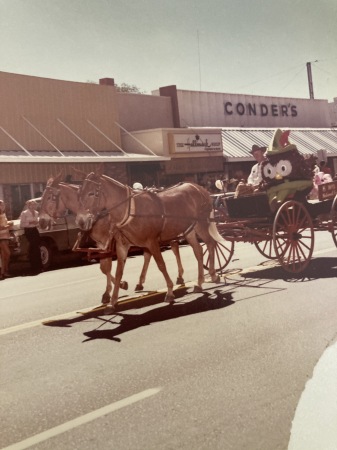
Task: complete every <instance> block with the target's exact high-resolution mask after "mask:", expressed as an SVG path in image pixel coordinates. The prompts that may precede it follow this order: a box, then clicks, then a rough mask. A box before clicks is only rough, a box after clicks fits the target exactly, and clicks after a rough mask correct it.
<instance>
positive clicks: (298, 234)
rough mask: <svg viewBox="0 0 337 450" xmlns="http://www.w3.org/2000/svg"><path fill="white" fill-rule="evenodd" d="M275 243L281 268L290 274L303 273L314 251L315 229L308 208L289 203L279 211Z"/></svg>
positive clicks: (274, 237)
mask: <svg viewBox="0 0 337 450" xmlns="http://www.w3.org/2000/svg"><path fill="white" fill-rule="evenodd" d="M273 243H274V249H275V253H276V258H277V259H278V261H279V263H280V264H281V266H282V267H283V268H284V269H285V270H286V271H288V272H292V273H299V272H302V271H303V270H304V269H305V268H306V267H307V265H308V264H309V262H310V259H311V256H312V252H313V250H314V228H313V224H312V220H311V217H310V215H309V213H308V211H307V210H306V208H305V207H304V206H303V205H302V204H301V203H299V202H296V201H293V200H291V201H287V202H285V203H284V204H283V205H282V206H281V207H280V208H279V210H278V211H277V214H276V216H275V220H274V225H273Z"/></svg>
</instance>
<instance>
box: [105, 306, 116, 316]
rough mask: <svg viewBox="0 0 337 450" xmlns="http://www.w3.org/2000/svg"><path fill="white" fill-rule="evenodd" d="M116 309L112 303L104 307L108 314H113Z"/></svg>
mask: <svg viewBox="0 0 337 450" xmlns="http://www.w3.org/2000/svg"><path fill="white" fill-rule="evenodd" d="M114 311H115V307H114V306H112V305H108V306H106V307H105V308H104V314H106V315H110V314H113V312H114Z"/></svg>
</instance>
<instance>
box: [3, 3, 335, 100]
mask: <svg viewBox="0 0 337 450" xmlns="http://www.w3.org/2000/svg"><path fill="white" fill-rule="evenodd" d="M336 24H337V1H336V0H206V1H201V0H0V71H3V72H11V73H19V74H24V75H33V76H38V77H44V78H54V79H60V80H68V81H78V82H98V80H99V79H100V78H114V80H115V83H117V84H122V83H127V84H130V85H135V86H137V87H138V88H139V89H140V91H142V92H143V93H147V94H150V93H151V91H153V90H157V89H159V87H162V86H168V85H176V86H177V88H178V89H185V90H192V91H199V90H201V91H207V92H223V93H230V94H247V95H261V96H275V97H290V98H309V88H308V76H307V66H306V63H308V62H310V63H311V69H312V78H313V90H314V97H315V98H316V99H327V100H329V101H332V100H333V98H334V97H337V25H336Z"/></svg>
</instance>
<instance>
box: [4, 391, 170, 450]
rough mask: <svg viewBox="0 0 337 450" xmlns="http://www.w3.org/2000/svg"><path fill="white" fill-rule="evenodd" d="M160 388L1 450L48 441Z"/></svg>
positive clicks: (140, 393)
mask: <svg viewBox="0 0 337 450" xmlns="http://www.w3.org/2000/svg"><path fill="white" fill-rule="evenodd" d="M160 390H161V388H152V389H147V390H145V391H142V392H139V393H138V394H135V395H131V397H127V398H124V399H123V400H119V401H118V402H115V403H111V404H110V405H107V406H104V407H103V408H100V409H96V411H92V412H90V413H88V414H84V415H83V416H80V417H77V418H76V419H73V420H70V421H69V422H65V423H63V424H62V425H59V426H57V427H54V428H50V429H49V430H46V431H43V432H42V433H39V434H36V435H35V436H32V437H30V438H27V439H25V440H23V441H21V442H17V443H15V444H12V445H10V446H8V447H4V448H2V449H1V450H24V449H25V448H29V447H31V446H32V445H36V444H39V443H40V442H43V441H46V440H47V439H50V438H52V437H55V436H58V435H59V434H62V433H65V432H66V431H69V430H72V429H73V428H76V427H79V426H81V425H84V424H86V423H89V422H92V421H93V420H96V419H98V418H99V417H102V416H104V415H106V414H110V413H112V412H114V411H117V410H118V409H121V408H124V407H125V406H129V405H132V404H133V403H136V402H139V401H141V400H144V399H146V398H148V397H151V396H152V395H155V394H158V393H159V392H160Z"/></svg>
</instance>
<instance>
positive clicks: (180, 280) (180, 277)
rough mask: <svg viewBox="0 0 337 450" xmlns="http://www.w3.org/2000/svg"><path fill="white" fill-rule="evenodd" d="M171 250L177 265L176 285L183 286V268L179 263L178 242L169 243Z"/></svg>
mask: <svg viewBox="0 0 337 450" xmlns="http://www.w3.org/2000/svg"><path fill="white" fill-rule="evenodd" d="M170 246H171V250H172V252H173V254H174V256H175V257H176V260H177V265H178V277H177V284H184V278H183V276H184V268H183V265H182V263H181V258H180V251H179V242H178V241H171V242H170Z"/></svg>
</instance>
